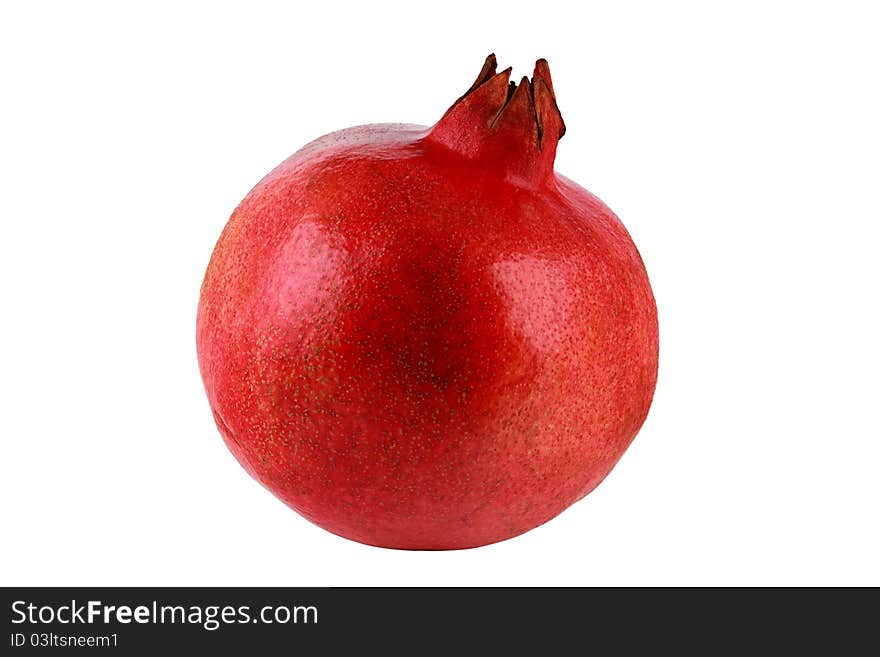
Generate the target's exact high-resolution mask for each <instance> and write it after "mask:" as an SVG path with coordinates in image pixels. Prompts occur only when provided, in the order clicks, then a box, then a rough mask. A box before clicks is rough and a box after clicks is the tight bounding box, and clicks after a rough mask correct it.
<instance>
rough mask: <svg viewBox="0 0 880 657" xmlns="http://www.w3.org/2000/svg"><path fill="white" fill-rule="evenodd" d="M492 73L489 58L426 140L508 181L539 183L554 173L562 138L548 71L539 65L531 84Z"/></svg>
mask: <svg viewBox="0 0 880 657" xmlns="http://www.w3.org/2000/svg"><path fill="white" fill-rule="evenodd" d="M497 67H498V62H497V60H496V58H495V55H494V54H491V55H489V56H488V57H487V58H486V61H485V63H484V64H483V68H482V69H481V70H480V74H479V75H478V76H477V79H476V80H475V81H474V83H473V84H472V85H471V87H470V89H468V90H467V91H466V92H465V93H464V95H463V96H461V98H459V99H458V100H456V101H455V102H454V103H453V104H452V107H450V108H449V109H448V110H447V111H446V113H445V114H444V115H443V117H442V118H441V119H440V120H439V121H438V122H437V124H436V125H435V126H434V127H433V128H432V129H431V132H430V138H431V139H432V140H434V141H436V142H438V143H441V144H443V145H444V146H446V147H448V148H451V149H453V150H455V151H457V152H459V153H460V154H462V155H464V156H466V157H468V158H471V159H480V160H484V161H486V162H487V163H488V166H494V167H495V168H497V169H498V170H499V171H501V172H503V173H504V174H505V175H507V176H508V177H512V178H517V179H521V180H528V181H533V182H534V181H540V180H544V179H546V178H547V177H549V176H550V175H551V174H552V173H553V161H554V159H555V157H556V145H557V143H558V142H559V139H560V138H561V137H562V135H564V134H565V123H564V122H563V121H562V115H561V114H560V112H559V107H558V106H557V105H556V94H555V93H554V91H553V81H552V79H551V77H550V66H549V65H548V64H547V60H546V59H539V60H538V61H537V62H535V72H534V74H533V76H532V79H531V80H530V79H529V78H528V77H523V78H522V80H521V81H520V82H519V84H517V83H515V82H513V81H511V80H510V74H511V71H512V69H511V68H506V69H505V70H503V71H501V72H500V73H497V72H496V69H497Z"/></svg>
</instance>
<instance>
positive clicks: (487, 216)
mask: <svg viewBox="0 0 880 657" xmlns="http://www.w3.org/2000/svg"><path fill="white" fill-rule="evenodd" d="M509 77H510V69H508V70H506V71H502V72H501V73H496V63H495V57H494V56H490V57H489V58H488V59H487V61H486V64H485V66H484V67H483V70H482V71H481V72H480V75H479V77H478V78H477V80H476V82H474V84H473V86H472V87H471V88H470V90H469V91H468V92H467V93H466V94H465V95H464V96H462V97H461V98H460V99H459V100H458V101H456V102H455V104H454V105H453V106H452V107H451V108H450V109H449V110H448V111H447V112H446V114H445V115H444V116H443V118H441V119H440V121H439V122H438V123H437V124H436V125H435V126H433V127H432V128H425V127H422V126H415V125H403V124H380V125H368V126H360V127H355V128H349V129H347V130H342V131H339V132H335V133H332V134H330V135H327V136H325V137H321V138H320V139H318V140H316V141H314V142H312V143H310V144H308V145H307V146H305V147H304V148H303V149H302V150H300V151H299V152H298V153H296V154H294V155H293V156H292V157H290V158H289V159H288V160H286V161H285V162H283V163H282V164H281V165H279V166H278V167H277V168H276V169H275V170H274V171H272V172H271V173H270V174H269V175H267V176H266V177H265V178H264V179H263V180H262V181H260V183H259V184H258V185H257V186H256V187H254V189H253V190H252V191H251V192H250V193H249V194H248V195H247V197H246V198H245V199H244V200H243V201H242V202H241V204H240V205H239V206H238V207H237V208H236V209H235V212H234V213H233V214H232V217H231V218H230V220H229V223H228V224H227V226H226V228H225V229H224V231H223V234H222V235H221V237H220V240H219V242H218V243H217V246H216V248H215V249H214V253H213V255H212V257H211V261H210V264H209V266H208V270H207V274H206V276H205V280H204V283H203V286H202V290H201V298H200V300H199V308H198V322H197V324H198V326H197V343H198V356H199V365H200V368H201V374H202V378H203V380H204V384H205V389H206V391H207V394H208V399H209V401H210V404H211V408H212V409H213V413H214V418H215V420H216V423H217V426H218V427H219V429H220V433H221V434H222V436H223V439H224V440H225V441H226V444H227V446H228V447H229V449H230V450H231V451H232V453H233V454H234V455H235V457H236V458H237V459H238V460H239V461H240V462H241V464H242V465H243V466H244V468H245V469H246V470H247V471H248V472H249V473H250V474H251V475H252V476H253V477H254V478H255V479H257V480H258V481H259V482H260V483H262V484H263V485H264V486H265V487H266V488H268V489H269V490H270V491H271V492H272V493H274V494H275V495H276V496H278V497H279V498H280V499H281V500H283V501H284V502H285V503H287V504H288V505H290V506H291V507H292V508H293V509H295V510H296V511H297V512H299V513H300V514H302V515H303V516H305V517H306V518H308V519H309V520H311V521H312V522H314V523H316V524H318V525H320V526H321V527H323V528H325V529H327V530H329V531H331V532H334V533H336V534H339V535H341V536H344V537H346V538H350V539H353V540H355V541H360V542H363V543H368V544H372V545H379V546H384V547H392V548H405V549H455V548H468V547H474V546H479V545H484V544H487V543H493V542H495V541H501V540H504V539H507V538H510V537H512V536H516V535H517V534H521V533H522V532H525V531H527V530H529V529H532V528H533V527H535V526H537V525H540V524H541V523H543V522H545V521H547V520H549V519H550V518H552V517H554V516H555V515H557V514H558V513H560V512H561V511H562V510H564V509H565V508H566V507H568V506H569V505H571V504H572V503H573V502H575V501H577V500H579V499H580V498H582V497H583V496H585V495H586V494H587V493H589V492H590V491H591V490H593V488H595V487H596V486H597V485H598V484H599V482H601V481H602V479H603V478H604V477H605V476H606V475H607V474H608V472H609V471H610V470H611V468H612V467H613V466H614V464H615V463H616V462H617V461H618V459H619V458H620V457H621V455H622V454H623V452H624V450H625V449H626V448H627V446H628V445H629V444H630V442H631V441H632V439H633V437H634V436H635V435H636V433H637V431H638V430H639V428H640V427H641V425H642V423H643V422H644V420H645V417H646V415H647V413H648V408H649V406H650V403H651V398H652V395H653V392H654V386H655V383H656V378H657V349H658V346H657V345H658V342H657V312H656V307H655V304H654V297H653V295H652V293H651V288H650V285H649V283H648V277H647V274H646V273H645V268H644V266H643V264H642V260H641V258H640V257H639V253H638V251H637V250H636V247H635V245H634V244H633V242H632V240H631V239H630V237H629V235H628V234H627V232H626V230H625V229H624V227H623V225H622V224H621V223H620V221H619V220H618V219H617V217H615V215H614V214H613V213H612V212H611V210H609V209H608V208H607V207H606V206H605V205H604V204H603V203H602V202H601V201H600V200H599V199H597V198H596V197H595V196H593V195H592V194H590V193H589V192H588V191H586V190H585V189H583V188H582V187H580V186H578V185H577V184H575V183H574V182H572V181H571V180H568V179H566V178H564V177H562V176H560V175H558V174H556V173H554V171H553V160H554V156H555V152H556V146H557V142H558V141H559V138H560V137H561V136H562V135H563V133H564V131H565V127H564V125H563V122H562V117H561V116H560V114H559V110H558V109H557V106H556V99H555V95H554V91H553V85H552V83H551V80H550V73H549V70H548V67H547V63H546V62H545V61H544V60H540V61H538V63H537V65H536V68H535V72H534V76H533V78H532V79H531V80H529V79H528V78H523V80H522V81H521V82H520V83H519V84H514V83H512V82H510V81H509Z"/></svg>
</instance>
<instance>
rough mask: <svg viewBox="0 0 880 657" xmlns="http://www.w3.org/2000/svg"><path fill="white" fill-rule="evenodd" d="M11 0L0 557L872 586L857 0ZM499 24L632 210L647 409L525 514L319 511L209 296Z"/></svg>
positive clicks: (861, 53) (91, 568)
mask: <svg viewBox="0 0 880 657" xmlns="http://www.w3.org/2000/svg"><path fill="white" fill-rule="evenodd" d="M719 4H720V3H696V2H694V3H687V4H683V3H638V4H634V3H628V2H614V3H612V2H608V3H603V4H601V5H594V4H591V3H571V2H548V1H546V0H544V1H542V2H537V3H536V2H534V1H530V2H509V1H508V2H504V3H477V2H463V3H456V2H451V1H449V0H445V1H444V2H442V3H437V2H435V3H430V4H425V5H420V4H418V3H415V2H408V3H396V4H392V3H381V2H366V3H359V4H357V5H355V4H354V3H352V6H345V5H340V4H337V3H332V2H316V3H283V4H264V3H258V2H247V3H237V6H234V7H233V6H227V5H223V4H218V3H204V4H197V3H167V4H163V3H146V4H143V5H141V8H140V9H135V8H133V6H132V5H130V4H129V3H103V4H99V3H92V2H77V3H57V4H47V3H39V2H34V3H14V4H13V3H4V4H3V9H2V10H0V76H2V78H0V84H2V87H0V94H2V101H0V201H2V203H0V285H2V297H0V308H2V322H0V336H2V339H0V372H2V379H0V404H2V416H0V432H2V441H3V443H2V444H3V451H2V458H0V504H2V518H0V521H2V527H3V530H2V533H3V540H2V541H0V580H2V584H4V585H60V584H68V585H77V584H89V585H137V584H141V585H319V586H320V585H401V584H402V585H409V584H413V585H431V584H440V585H447V584H449V585H452V584H454V585H541V584H546V585H659V584H666V585H709V584H714V585H723V584H730V585H739V584H742V585H746V584H749V585H757V584H760V585H795V584H804V585H807V584H817V585H825V584H835V585H847V584H849V585H857V584H872V585H880V560H878V554H880V523H878V502H880V475H878V470H880V431H878V423H877V408H878V392H880V390H878V387H880V386H878V380H880V379H878V369H880V358H878V346H877V345H878V335H880V322H878V299H880V294H878V289H877V288H878V283H880V272H878V262H877V250H878V244H880V243H878V238H880V229H878V222H880V194H878V182H880V129H878V125H880V92H878V88H880V86H878V62H880V45H878V44H880V39H878V36H877V35H878V29H880V28H878V26H880V21H878V17H877V15H875V14H874V12H875V11H876V10H872V9H871V6H872V5H871V3H868V2H865V3H862V4H856V3H850V2H834V3H832V2H827V3H822V4H819V3H795V2H792V3H781V2H760V3H748V2H746V3H727V8H725V9H720V8H718V5H719ZM490 51H494V52H496V53H497V54H498V57H499V63H500V66H501V67H502V68H503V67H506V66H508V65H513V66H514V77H518V76H521V75H523V74H531V68H532V65H533V62H534V60H535V59H536V58H538V57H546V58H548V59H549V61H550V64H551V68H552V71H553V76H554V82H555V86H556V90H557V95H558V99H559V104H560V107H561V109H562V112H563V115H564V117H565V121H566V124H567V126H568V134H566V136H565V138H564V139H563V140H562V142H561V143H560V148H559V154H558V159H557V170H559V171H561V172H563V173H564V174H566V175H568V176H569V177H571V178H574V179H575V180H576V181H578V182H579V183H581V184H582V185H584V186H585V187H587V188H588V189H590V190H592V191H593V192H594V193H596V194H597V195H598V196H600V197H601V198H602V199H604V200H605V201H606V202H607V203H608V204H609V205H610V206H611V207H612V208H613V209H614V210H615V211H616V212H617V214H618V215H619V216H620V217H621V218H622V220H623V221H624V223H625V224H626V226H627V227H628V228H629V230H630V232H631V234H632V235H633V237H634V239H635V241H636V243H637V244H638V246H639V248H640V250H641V253H642V255H643V257H644V260H645V263H646V265H647V268H648V271H649V274H650V276H651V280H652V283H653V286H654V291H655V294H656V297H657V302H658V306H659V312H660V328H661V365H660V379H659V384H658V387H657V393H656V397H655V401H654V406H653V408H652V410H651V413H650V416H649V418H648V420H647V422H646V424H645V425H644V428H643V429H642V431H641V433H640V434H639V436H638V437H637V438H636V441H635V442H634V443H633V445H632V447H631V448H630V450H629V451H628V452H627V454H626V455H625V457H624V458H623V460H622V461H621V462H620V464H619V466H618V467H617V468H616V469H615V470H614V472H613V473H612V474H611V476H610V477H609V478H608V479H607V480H606V481H605V482H604V483H603V484H602V485H601V486H600V487H599V489H597V490H596V491H595V492H594V493H593V494H591V495H590V496H588V497H587V498H586V499H584V500H583V501H582V502H580V503H578V504H576V505H575V506H574V507H572V508H571V509H569V510H568V511H566V512H565V513H563V514H562V515H561V516H560V517H558V518H557V519H555V520H553V521H551V522H550V523H548V524H546V525H544V526H542V527H540V528H538V529H536V530H534V531H532V532H530V533H528V534H526V535H524V536H521V537H519V538H516V539H514V540H511V541H507V542H504V543H501V544H498V545H493V546H489V547H485V548H480V549H476V550H469V551H461V552H447V553H418V552H399V551H391V550H383V549H377V548H371V547H366V546H363V545H359V544H356V543H353V542H349V541H346V540H343V539H341V538H338V537H336V536H333V535H331V534H329V533H327V532H325V531H323V530H321V529H319V528H317V527H315V526H313V525H311V524H309V523H308V522H307V521H305V520H303V519H302V518H300V517H299V516H298V515H296V514H295V513H293V512H292V511H290V510H288V509H287V507H285V506H284V505H283V504H281V503H280V502H278V501H277V500H275V498H274V497H272V496H271V495H270V494H269V493H268V492H266V491H265V490H263V489H262V488H261V487H260V486H259V485H258V484H257V483H256V482H254V481H252V480H251V479H250V478H249V477H248V476H247V475H246V474H245V472H244V471H243V470H242V469H241V467H240V466H239V465H238V464H237V463H236V462H235V460H234V459H233V457H232V456H231V455H230V454H229V453H228V452H227V450H226V448H225V447H224V445H223V443H222V441H221V439H220V436H219V434H218V433H217V431H216V429H215V427H214V423H213V420H212V418H211V413H210V411H209V408H208V404H207V401H206V398H205V395H204V393H203V390H202V385H201V381H200V378H199V374H198V369H197V362H196V353H195V337H194V333H195V310H196V303H197V299H198V292H199V286H200V283H201V279H202V275H203V274H204V270H205V267H206V265H207V262H208V258H209V256H210V253H211V249H212V248H213V245H214V242H215V240H216V239H217V237H218V236H219V234H220V231H221V229H222V228H223V225H224V223H225V221H226V219H227V217H228V216H229V214H230V213H231V211H232V209H233V208H234V207H235V205H236V204H237V203H238V201H239V200H240V199H241V198H242V197H243V196H244V195H245V194H246V193H247V192H248V190H249V189H250V188H251V186H253V185H254V184H255V183H256V182H257V181H258V180H259V179H260V178H261V177H262V176H263V175H264V174H265V173H266V172H268V171H269V170H270V169H271V168H272V167H273V166H275V165H276V164H277V163H278V162H280V161H281V160H282V159H284V158H285V157H287V156H288V155H290V154H291V153H292V152H293V151H295V150H296V149H297V148H299V147H300V146H301V145H302V144H304V143H305V142H307V141H309V140H311V139H313V138H315V137H317V136H319V135H321V134H323V133H326V132H329V131H332V130H336V129H339V128H343V127H347V126H350V125H354V124H359V123H370V122H381V121H406V122H414V123H422V124H431V123H433V122H434V121H435V120H436V119H438V118H439V117H440V115H441V114H442V113H443V111H444V110H445V109H446V108H447V106H448V105H449V104H450V103H451V102H452V101H453V100H454V99H455V98H457V97H458V96H459V95H460V94H461V93H462V92H463V91H464V90H465V89H466V88H467V87H468V86H469V85H470V83H471V82H472V80H473V78H474V77H475V76H476V73H477V71H478V70H479V68H480V65H481V64H482V61H483V58H484V57H485V56H486V54H488V53H489V52H490Z"/></svg>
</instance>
